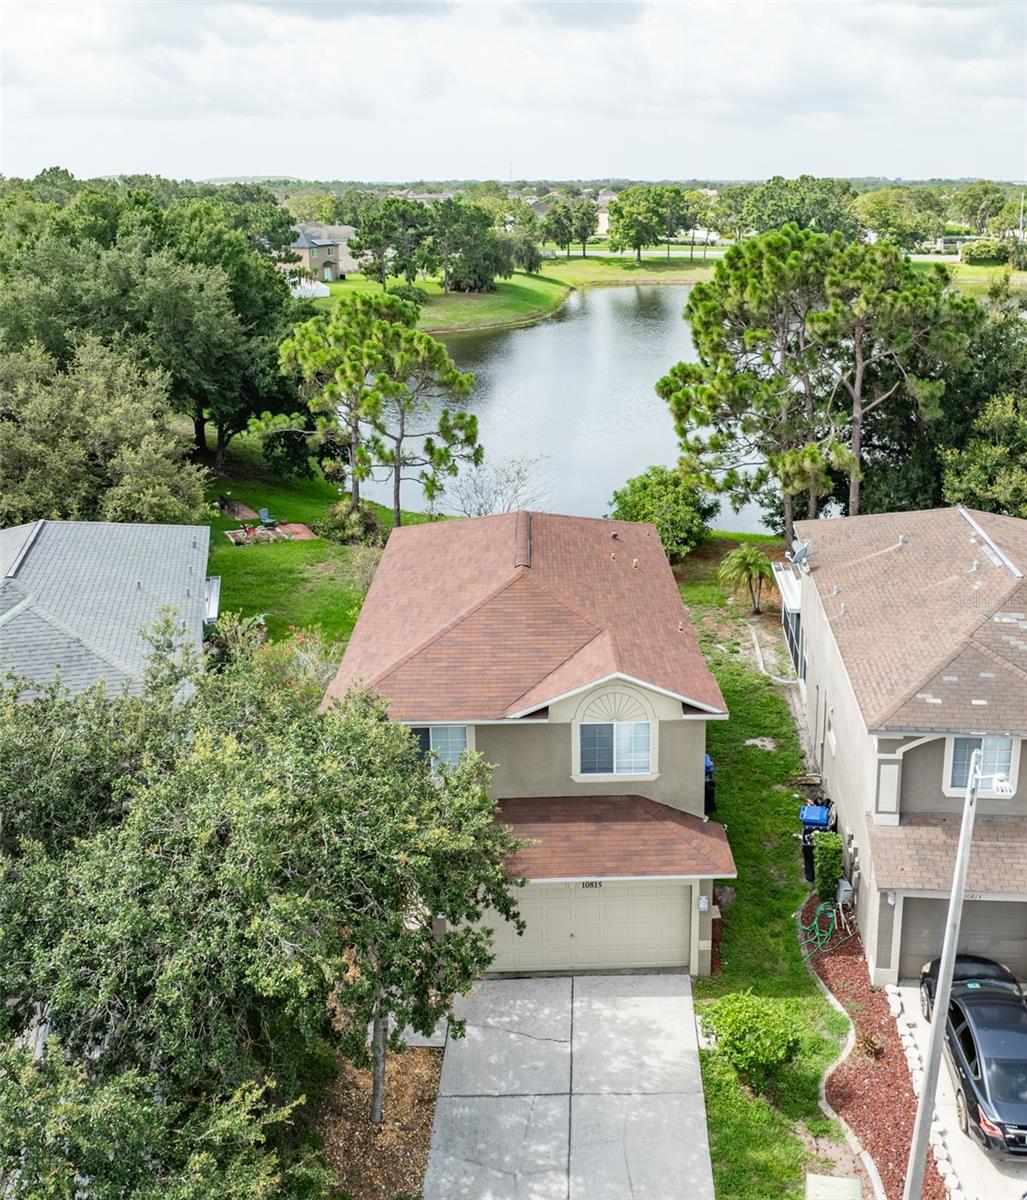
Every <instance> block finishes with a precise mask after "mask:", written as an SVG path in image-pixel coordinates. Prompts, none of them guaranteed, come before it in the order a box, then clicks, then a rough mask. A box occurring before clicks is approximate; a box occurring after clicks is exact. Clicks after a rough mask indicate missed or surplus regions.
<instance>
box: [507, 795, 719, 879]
mask: <svg viewBox="0 0 1027 1200" xmlns="http://www.w3.org/2000/svg"><path fill="white" fill-rule="evenodd" d="M499 810H500V811H499V819H500V820H501V821H503V822H504V823H505V824H507V825H509V826H510V828H511V829H512V830H513V832H514V834H515V836H517V837H518V838H522V839H524V840H525V841H527V842H528V843H529V844H528V845H526V846H523V847H522V848H521V849H520V850H519V851H518V852H517V853H516V854H515V855H513V857H512V858H511V859H510V860H509V862H508V863H507V872H508V874H510V875H511V876H514V877H516V878H522V879H599V878H608V879H616V878H625V877H626V878H632V877H635V876H641V877H646V878H649V877H659V876H677V875H703V876H708V877H714V878H717V879H732V878H734V876H735V860H734V858H733V857H732V855H731V847H730V846H729V845H728V844H727V836H726V835H725V833H724V826H723V825H718V824H717V823H716V822H715V821H704V820H703V819H702V818H701V817H693V816H692V815H691V814H690V813H683V812H679V811H678V810H677V809H676V808H669V807H668V806H667V805H665V804H658V803H657V802H656V801H654V800H646V799H644V798H643V797H642V796H557V797H551V798H543V799H535V798H533V799H528V800H522V799H514V800H502V801H500V804H499Z"/></svg>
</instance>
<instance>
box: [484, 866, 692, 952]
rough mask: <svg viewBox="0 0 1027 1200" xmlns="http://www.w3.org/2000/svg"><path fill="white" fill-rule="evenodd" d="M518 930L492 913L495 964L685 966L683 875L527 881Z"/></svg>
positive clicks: (688, 892)
mask: <svg viewBox="0 0 1027 1200" xmlns="http://www.w3.org/2000/svg"><path fill="white" fill-rule="evenodd" d="M516 898H517V904H518V906H519V908H520V910H521V916H522V917H523V918H524V920H525V922H526V923H527V928H526V929H525V931H524V935H523V936H522V937H518V936H517V932H516V930H515V929H514V927H513V926H512V925H510V924H509V922H507V921H503V920H502V919H499V918H495V917H493V918H492V919H490V920H489V924H490V925H491V926H492V929H493V937H494V944H495V952H496V960H495V962H494V963H493V964H492V967H491V970H493V971H572V970H595V969H602V968H611V969H612V968H617V967H687V966H688V959H689V942H690V933H691V898H692V889H691V888H690V887H689V885H688V884H687V883H617V882H609V881H605V880H604V881H602V882H600V881H596V882H589V883H540V884H532V883H529V884H527V885H526V886H525V887H523V888H521V889H520V890H519V891H518V892H517V893H516Z"/></svg>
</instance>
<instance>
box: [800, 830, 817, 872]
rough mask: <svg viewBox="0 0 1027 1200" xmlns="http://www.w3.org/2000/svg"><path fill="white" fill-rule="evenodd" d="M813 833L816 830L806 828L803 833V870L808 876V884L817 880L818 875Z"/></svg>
mask: <svg viewBox="0 0 1027 1200" xmlns="http://www.w3.org/2000/svg"><path fill="white" fill-rule="evenodd" d="M813 833H814V830H812V829H810V828H808V827H805V828H803V831H802V869H803V872H804V873H805V875H806V882H807V883H812V882H813V880H814V879H816V876H817V873H816V869H815V868H814V866H813Z"/></svg>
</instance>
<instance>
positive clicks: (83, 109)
mask: <svg viewBox="0 0 1027 1200" xmlns="http://www.w3.org/2000/svg"><path fill="white" fill-rule="evenodd" d="M0 21H2V25H0V70H2V76H0V172H2V173H3V174H5V175H20V176H31V175H33V174H35V173H36V172H37V171H39V170H41V169H42V168H44V167H47V166H54V165H60V166H64V167H67V168H68V169H69V170H71V171H72V172H73V173H74V174H75V175H77V176H94V175H111V174H120V173H134V172H152V173H157V174H162V175H168V176H172V177H175V178H192V179H206V178H212V177H225V176H238V175H283V176H298V177H301V178H306V179H350V180H415V179H498V180H506V179H539V178H551V179H576V178H577V179H587V178H618V177H626V178H635V179H660V178H678V179H689V178H698V179H755V178H763V177H766V176H769V175H774V174H783V175H795V174H798V173H801V172H811V173H813V174H818V175H848V176H866V175H874V176H876V175H883V176H889V177H904V178H907V179H915V178H929V177H946V178H954V177H956V178H958V177H987V178H1001V179H1009V180H1022V179H1024V177H1025V176H1027V0H1008V2H999V3H990V2H980V3H964V2H963V0H938V2H935V3H898V2H886V3H849V2H841V0H838V2H835V0H811V2H808V3H774V2H767V0H764V2H762V3H747V2H742V0H739V2H727V0H719V2H706V0H696V2H693V0H684V2H664V3H650V2H647V0H613V2H610V3H605V4H604V3H595V2H593V0H579V2H575V0H562V2H559V0H539V2H537V3H528V2H523V0H520V2H508V0H495V2H485V0H477V2H473V3H465V2H460V0H410V2H408V3H401V2H394V0H348V2H347V0H341V2H339V0H325V2H324V3H310V2H306V0H296V2H284V0H279V2H276V0H262V2H254V3H238V4H237V3H215V4H208V3H190V2H185V0H175V2H174V3H151V2H147V0H130V2H127V3H100V4H97V3H90V2H88V0H84V2H80V3H75V4H63V3H49V2H47V0H31V2H21V0H2V2H0Z"/></svg>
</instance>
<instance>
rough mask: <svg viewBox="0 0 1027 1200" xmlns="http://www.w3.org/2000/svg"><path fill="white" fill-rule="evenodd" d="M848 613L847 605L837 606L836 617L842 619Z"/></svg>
mask: <svg viewBox="0 0 1027 1200" xmlns="http://www.w3.org/2000/svg"><path fill="white" fill-rule="evenodd" d="M848 611H849V606H848V605H847V604H839V605H838V615H839V616H840V617H844V616H845V614H846V613H847V612H848Z"/></svg>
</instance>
